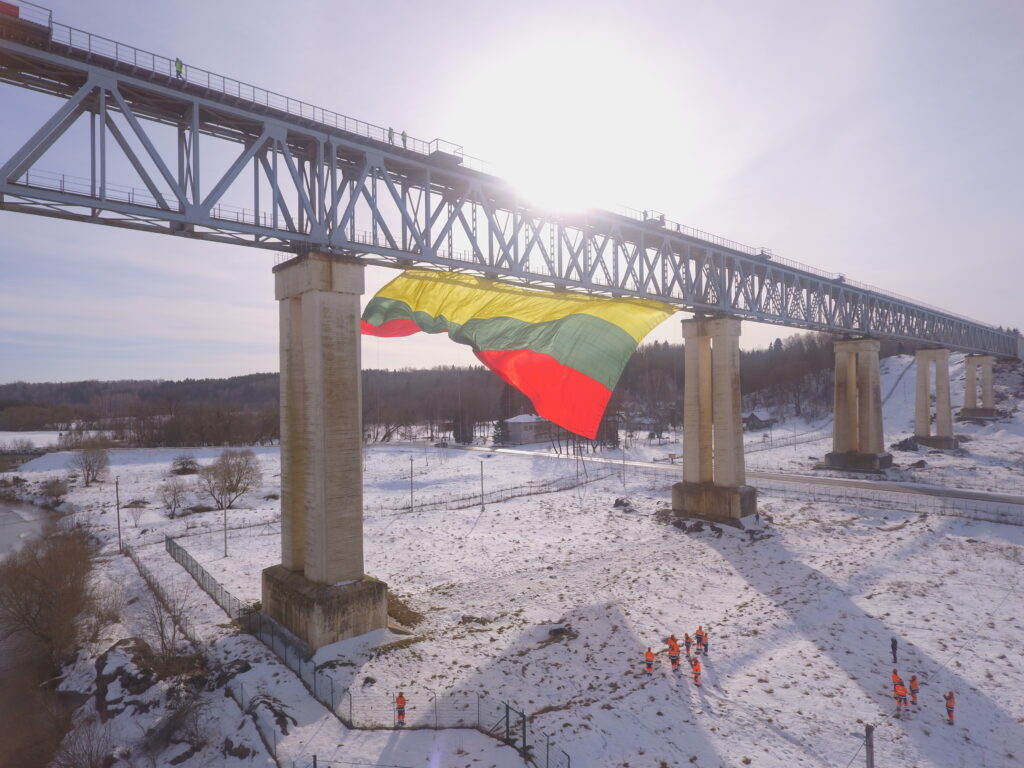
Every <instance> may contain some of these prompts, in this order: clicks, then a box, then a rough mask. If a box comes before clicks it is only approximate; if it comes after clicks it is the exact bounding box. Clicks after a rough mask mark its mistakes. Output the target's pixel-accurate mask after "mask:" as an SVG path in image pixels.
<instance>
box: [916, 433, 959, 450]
mask: <svg viewBox="0 0 1024 768" xmlns="http://www.w3.org/2000/svg"><path fill="white" fill-rule="evenodd" d="M914 439H915V440H916V441H917V442H918V443H919V444H920V445H926V446H928V447H929V448H938V449H940V450H943V451H951V450H953V449H954V448H959V447H960V440H959V439H958V438H956V437H945V436H943V435H931V436H930V437H918V436H917V435H914Z"/></svg>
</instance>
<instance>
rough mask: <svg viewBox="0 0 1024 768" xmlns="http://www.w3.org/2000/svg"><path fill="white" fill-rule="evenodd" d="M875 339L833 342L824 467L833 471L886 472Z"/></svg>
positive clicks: (887, 463) (889, 458)
mask: <svg viewBox="0 0 1024 768" xmlns="http://www.w3.org/2000/svg"><path fill="white" fill-rule="evenodd" d="M879 346H880V345H879V342H878V341H877V340H876V339H851V340H838V339H837V340H836V342H835V354H836V368H835V374H836V380H835V421H834V427H833V438H832V452H831V453H828V454H826V455H825V465H826V466H828V467H832V468H834V469H869V470H873V469H886V468H887V467H891V466H892V455H891V454H889V453H886V452H885V434H884V432H883V430H882V393H881V382H880V380H879V373H878V348H879Z"/></svg>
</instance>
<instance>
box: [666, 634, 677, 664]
mask: <svg viewBox="0 0 1024 768" xmlns="http://www.w3.org/2000/svg"><path fill="white" fill-rule="evenodd" d="M665 643H666V644H667V645H668V660H669V661H670V662H672V669H673V670H677V669H679V641H678V640H676V636H675V635H669V636H668V639H667V640H665Z"/></svg>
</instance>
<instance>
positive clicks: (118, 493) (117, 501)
mask: <svg viewBox="0 0 1024 768" xmlns="http://www.w3.org/2000/svg"><path fill="white" fill-rule="evenodd" d="M120 482H121V478H120V477H115V478H114V502H115V504H116V509H117V551H118V552H120V553H121V554H124V544H122V543H121V487H120Z"/></svg>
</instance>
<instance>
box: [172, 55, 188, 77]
mask: <svg viewBox="0 0 1024 768" xmlns="http://www.w3.org/2000/svg"><path fill="white" fill-rule="evenodd" d="M174 76H175V77H177V78H178V79H179V80H184V79H185V64H184V62H183V61H182V60H181V59H179V58H175V59H174Z"/></svg>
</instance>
